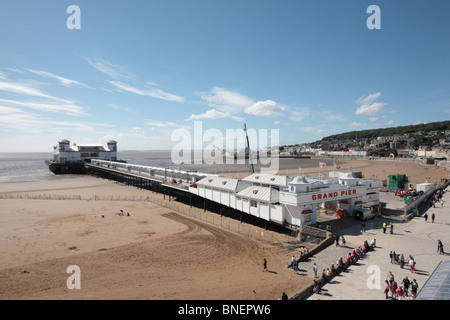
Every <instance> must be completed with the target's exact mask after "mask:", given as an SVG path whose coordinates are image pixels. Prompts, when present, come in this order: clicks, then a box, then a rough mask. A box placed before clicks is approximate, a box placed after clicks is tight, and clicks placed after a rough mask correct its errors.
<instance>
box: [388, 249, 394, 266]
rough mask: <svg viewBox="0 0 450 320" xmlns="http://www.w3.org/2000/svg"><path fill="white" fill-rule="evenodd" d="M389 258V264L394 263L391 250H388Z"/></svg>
mask: <svg viewBox="0 0 450 320" xmlns="http://www.w3.org/2000/svg"><path fill="white" fill-rule="evenodd" d="M389 258H390V259H391V264H393V263H394V260H393V259H394V255H393V253H392V251H391V252H389Z"/></svg>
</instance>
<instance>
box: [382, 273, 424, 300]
mask: <svg viewBox="0 0 450 320" xmlns="http://www.w3.org/2000/svg"><path fill="white" fill-rule="evenodd" d="M410 288H411V291H410ZM418 288H419V284H418V283H417V280H416V279H413V281H411V280H409V279H408V277H407V276H406V277H405V278H404V279H403V280H402V282H401V283H400V285H399V284H398V283H397V282H396V281H395V277H394V275H393V274H392V272H391V271H389V273H388V275H387V276H386V280H385V281H384V289H383V290H384V293H385V295H386V299H389V294H390V295H391V298H392V299H396V300H403V298H405V297H409V298H410V299H411V300H413V299H415V297H416V295H417V290H418Z"/></svg>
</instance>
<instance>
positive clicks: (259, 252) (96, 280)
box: [0, 160, 448, 300]
mask: <svg viewBox="0 0 450 320" xmlns="http://www.w3.org/2000/svg"><path fill="white" fill-rule="evenodd" d="M336 162H338V161H336ZM332 164H333V160H331V161H330V160H327V166H326V167H325V168H323V169H321V173H322V174H326V175H328V171H332V170H333V165H332ZM339 164H340V166H341V170H343V171H346V169H350V170H351V171H361V172H362V173H363V176H364V177H366V178H376V179H379V180H386V179H387V176H388V175H389V174H406V175H407V176H408V178H409V181H412V182H415V183H419V182H425V179H427V180H429V181H432V182H436V180H439V179H441V178H447V177H448V171H447V170H446V169H445V168H444V167H439V166H434V165H422V164H418V163H407V162H397V161H374V160H347V162H345V161H344V160H339ZM281 165H283V163H281ZM348 165H351V168H350V167H348ZM292 166H293V165H292ZM292 166H285V168H283V167H281V169H280V171H279V172H278V174H298V172H299V169H298V168H296V169H294V168H292ZM295 166H296V165H295ZM301 173H302V174H317V173H318V168H317V167H309V168H301ZM224 175H231V176H233V177H240V176H246V175H248V172H242V171H241V172H231V170H229V171H228V173H226V174H225V173H224ZM0 194H9V195H10V198H8V197H3V198H1V199H0V204H1V207H2V208H3V210H2V212H1V214H0V240H1V242H2V246H1V249H0V251H1V252H0V299H3V300H5V299H6V300H8V299H139V300H140V299H152V300H191V299H199V300H225V299H226V300H234V299H238V300H277V299H279V298H281V294H282V293H283V292H286V293H287V294H288V295H289V296H291V295H293V294H294V293H296V292H297V291H299V290H300V289H302V288H303V287H305V286H307V285H310V284H311V282H312V281H313V279H312V278H311V277H309V276H307V275H299V274H294V273H293V272H292V270H291V269H287V268H286V265H287V264H288V263H289V261H290V257H291V256H292V255H293V254H295V256H298V249H292V248H288V247H284V246H281V245H280V244H279V243H273V241H261V235H262V233H263V232H264V233H265V234H264V236H265V237H267V236H268V234H269V233H270V232H269V231H266V230H263V229H258V228H257V227H254V226H253V227H252V228H254V229H250V227H249V229H248V230H249V232H248V234H250V230H252V232H253V230H256V233H257V234H258V237H251V236H246V235H245V234H240V233H236V232H233V231H232V230H228V229H226V228H223V227H220V226H219V225H218V224H217V223H216V224H211V223H209V222H207V221H208V219H206V214H210V215H215V216H216V219H218V218H220V219H223V221H224V225H226V223H227V218H226V217H220V216H219V215H217V214H214V213H204V214H205V217H204V218H203V220H202V216H201V213H202V212H203V210H201V209H199V208H189V205H186V204H182V203H177V202H176V201H171V204H172V207H171V206H168V205H167V202H168V201H169V200H168V199H165V198H164V197H163V195H161V194H157V193H152V192H150V191H147V190H140V189H138V188H135V187H130V186H125V185H122V184H119V183H116V182H114V181H109V180H104V179H100V178H95V177H91V176H70V177H68V176H65V177H61V179H58V178H56V179H51V180H48V181H33V182H22V183H5V184H0ZM26 195H28V196H26ZM31 195H32V196H31ZM173 203H176V206H173ZM174 209H177V210H174ZM178 211H180V212H190V213H191V215H188V214H183V213H180V212H178ZM196 212H198V214H199V216H197V218H195V213H196ZM192 213H194V216H192ZM128 214H129V215H128ZM199 217H200V218H199ZM216 221H217V220H216ZM221 222H222V221H221ZM234 222H236V221H234ZM242 225H244V224H242ZM242 228H244V226H242ZM276 237H277V236H275V239H277V238H276ZM279 238H280V239H283V240H284V239H285V238H284V237H281V236H279ZM272 239H274V238H273V237H272ZM264 258H265V259H267V262H268V271H266V272H263V260H264ZM73 265H76V266H78V267H79V268H80V273H81V289H79V290H76V289H75V290H74V289H69V288H68V287H67V284H66V281H67V279H68V277H69V276H70V274H69V273H67V268H68V267H69V266H73Z"/></svg>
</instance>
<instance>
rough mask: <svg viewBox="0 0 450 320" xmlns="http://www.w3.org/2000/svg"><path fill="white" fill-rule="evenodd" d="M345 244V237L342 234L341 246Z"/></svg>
mask: <svg viewBox="0 0 450 320" xmlns="http://www.w3.org/2000/svg"><path fill="white" fill-rule="evenodd" d="M344 246H345V238H344V236H342V237H341V247H344Z"/></svg>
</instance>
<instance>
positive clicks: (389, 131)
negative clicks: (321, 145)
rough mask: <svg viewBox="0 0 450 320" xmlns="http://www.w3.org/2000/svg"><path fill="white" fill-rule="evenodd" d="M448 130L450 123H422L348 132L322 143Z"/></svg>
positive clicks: (324, 139) (323, 139)
mask: <svg viewBox="0 0 450 320" xmlns="http://www.w3.org/2000/svg"><path fill="white" fill-rule="evenodd" d="M445 130H450V121H441V122H431V123H422V124H416V125H410V126H401V127H392V128H382V129H381V128H380V129H370V130H360V131H349V132H345V133H340V134H335V135H332V136H328V137H324V138H322V141H331V140H349V139H355V138H356V137H357V138H358V139H364V138H366V139H375V138H377V137H386V136H393V135H401V134H406V133H412V134H415V133H418V132H423V133H426V132H430V131H445Z"/></svg>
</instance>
